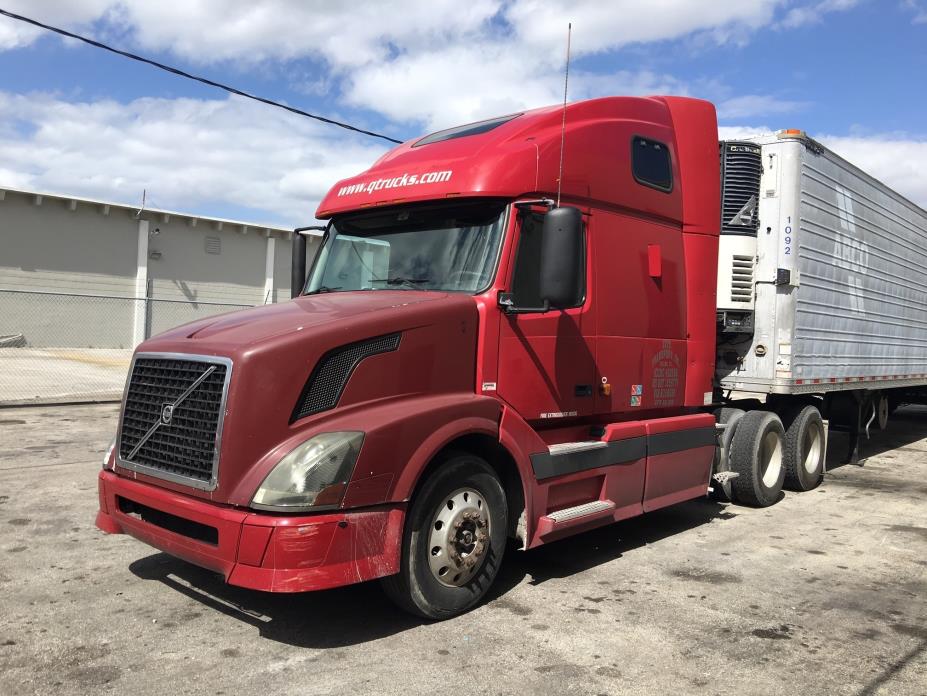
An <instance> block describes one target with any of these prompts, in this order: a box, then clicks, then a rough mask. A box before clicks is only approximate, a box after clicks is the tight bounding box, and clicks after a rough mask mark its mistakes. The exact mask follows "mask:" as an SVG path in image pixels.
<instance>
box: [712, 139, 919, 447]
mask: <svg viewBox="0 0 927 696" xmlns="http://www.w3.org/2000/svg"><path fill="white" fill-rule="evenodd" d="M720 156H721V184H722V233H721V234H722V236H721V243H720V252H719V253H720V256H719V267H718V353H717V362H716V365H717V371H716V379H717V386H718V388H719V389H720V392H721V397H722V399H723V400H725V401H730V402H737V400H742V399H748V398H753V399H759V400H761V401H765V402H766V404H768V406H767V407H768V408H770V409H771V410H775V411H776V412H781V413H787V412H795V411H796V410H797V409H798V407H799V406H807V405H811V406H813V407H815V408H817V409H818V410H819V411H821V412H822V413H823V414H824V417H825V418H829V419H830V423H831V426H832V427H836V428H838V429H846V430H848V431H849V432H850V433H851V438H850V439H851V445H850V446H851V454H850V457H851V458H852V457H853V456H855V451H856V444H857V436H858V433H859V430H860V428H861V427H862V428H863V429H866V428H868V427H869V426H877V427H884V426H885V423H886V421H887V419H888V414H889V412H890V410H891V409H892V408H893V407H894V406H897V405H898V404H899V403H903V402H905V401H913V400H920V399H923V394H922V390H923V388H924V386H925V385H927V211H924V210H923V209H921V208H919V207H918V206H916V205H914V204H913V203H912V202H911V201H909V200H907V199H906V198H904V197H903V196H901V195H900V194H898V193H896V192H895V191H893V190H891V189H890V188H888V187H887V186H886V185H885V184H883V183H881V182H880V181H878V180H876V179H875V178H873V177H872V176H870V175H868V174H866V173H865V172H863V171H862V170H861V169H859V168H858V167H856V166H854V165H853V164H851V163H849V162H847V161H846V160H844V159H842V158H841V157H840V156H838V155H836V154H835V153H833V152H831V151H830V150H828V149H827V148H825V147H824V146H822V145H821V144H820V143H818V142H816V141H814V140H813V139H811V138H809V137H808V136H807V135H806V134H805V133H804V132H802V131H791V130H790V131H780V132H779V133H777V134H775V135H769V136H763V137H756V138H751V139H749V140H744V141H724V142H722V143H721V144H720ZM783 420H784V421H785V420H786V418H785V417H783ZM786 425H787V424H786ZM822 457H823V453H822Z"/></svg>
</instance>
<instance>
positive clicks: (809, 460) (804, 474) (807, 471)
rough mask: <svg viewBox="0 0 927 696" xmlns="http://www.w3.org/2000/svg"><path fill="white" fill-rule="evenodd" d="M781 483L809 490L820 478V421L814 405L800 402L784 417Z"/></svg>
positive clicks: (821, 462) (821, 471)
mask: <svg viewBox="0 0 927 696" xmlns="http://www.w3.org/2000/svg"><path fill="white" fill-rule="evenodd" d="M782 448H783V455H782V460H783V464H784V466H785V487H786V488H788V489H790V490H793V491H810V490H811V489H812V488H817V487H818V486H819V485H820V483H821V481H822V480H823V479H824V456H825V442H824V421H823V420H822V419H821V412H820V411H818V409H817V408H816V407H815V406H811V405H808V406H804V407H802V408H799V409H796V410H795V411H793V412H792V414H791V415H790V417H788V418H787V419H786V431H785V439H784V440H783V443H782Z"/></svg>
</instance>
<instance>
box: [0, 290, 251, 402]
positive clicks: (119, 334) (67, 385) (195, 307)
mask: <svg viewBox="0 0 927 696" xmlns="http://www.w3.org/2000/svg"><path fill="white" fill-rule="evenodd" d="M250 306H252V305H240V304H221V303H214V302H191V301H187V300H165V299H135V298H131V297H115V296H107V295H83V294H72V293H53V292H30V291H20V290H2V289H0V404H2V405H9V404H28V403H55V402H67V401H105V400H110V399H119V398H120V397H121V396H122V390H123V387H124V385H125V379H126V372H127V370H128V367H129V361H130V360H131V358H132V351H133V349H134V346H136V345H137V344H138V343H140V342H141V341H143V340H144V339H146V338H148V337H149V336H153V335H155V334H158V333H161V332H162V331H165V330H167V329H169V328H171V327H173V326H178V325H180V324H185V323H186V322H189V321H194V320H196V319H202V318H204V317H208V316H211V315H214V314H221V313H223V312H231V311H234V310H237V309H245V308H247V307H250Z"/></svg>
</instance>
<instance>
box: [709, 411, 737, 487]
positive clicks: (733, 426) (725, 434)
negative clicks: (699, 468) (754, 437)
mask: <svg viewBox="0 0 927 696" xmlns="http://www.w3.org/2000/svg"><path fill="white" fill-rule="evenodd" d="M714 413H715V420H717V421H718V423H721V424H722V425H726V426H727V427H726V428H725V429H724V430H723V431H722V433H721V446H720V447H718V448H716V449H715V461H714V464H713V465H712V467H711V473H712V476H714V474H720V473H724V472H727V471H730V470H731V464H730V455H731V440H733V439H734V431H735V430H737V426H738V424H739V423H740V419H741V418H743V417H744V415H745V412H744V411H742V410H741V409H739V408H727V407H724V408H719V409H715V412H714ZM711 497H712V499H713V500H717V501H718V502H721V503H729V502H731V500H733V498H732V497H731V480H730V479H729V480H727V481H716V480H715V479H714V478H712V481H711Z"/></svg>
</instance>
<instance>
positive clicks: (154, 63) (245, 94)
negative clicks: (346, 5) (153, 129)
mask: <svg viewBox="0 0 927 696" xmlns="http://www.w3.org/2000/svg"><path fill="white" fill-rule="evenodd" d="M0 15H4V16H6V17H9V18H10V19H15V20H18V21H20V22H25V23H26V24H31V25H33V26H36V27H39V28H41V29H47V30H48V31H53V32H55V33H56V34H61V36H67V37H68V38H69V39H77V40H78V41H83V42H84V43H85V44H90V45H91V46H95V47H96V48H102V49H103V50H104V51H109V52H110V53H115V54H117V55H120V56H123V57H125V58H131V59H132V60H137V61H138V62H139V63H146V64H147V65H151V66H154V67H156V68H159V69H161V70H164V71H166V72H169V73H173V74H174V75H179V76H180V77H186V78H187V79H189V80H195V81H197V82H202V83H203V84H204V85H209V86H210V87H218V88H219V89H223V90H225V91H226V92H230V93H231V94H237V95H238V96H239V97H245V98H246V99H253V100H254V101H258V102H261V103H262V104H269V105H270V106H276V107H279V108H281V109H286V110H287V111H289V112H291V113H294V114H298V115H299V116H305V117H307V118H313V119H315V120H316V121H321V122H322V123H328V124H330V125H333V126H338V127H339V128H345V129H346V130H349V131H354V132H355V133H361V134H363V135H369V136H371V137H373V138H382V139H383V140H388V141H389V142H391V143H400V144H401V143H402V141H401V140H396V139H395V138H391V137H389V136H388V135H383V134H382V133H374V132H373V131H369V130H364V129H363V128H358V127H357V126H352V125H351V124H349V123H342V122H341V121H335V120H334V119H331V118H326V117H325V116H318V115H316V114H310V113H309V112H308V111H303V110H302V109H297V108H295V107H292V106H287V105H286V104H281V103H280V102H276V101H273V100H272V99H265V98H264V97H259V96H257V95H256V94H249V93H248V92H243V91H242V90H240V89H236V88H235V87H230V86H229V85H224V84H222V83H221V82H215V81H213V80H210V79H208V78H205V77H199V76H198V75H191V74H190V73H188V72H184V71H183V70H180V69H179V68H173V67H171V66H170V65H165V64H164V63H159V62H157V61H155V60H151V59H150V58H145V57H143V56H139V55H136V54H135V53H129V52H128V51H121V50H119V49H118V48H113V47H112V46H107V45H106V44H104V43H100V42H99V41H94V40H93V39H88V38H87V37H86V36H80V35H79V34H73V33H71V32H69V31H67V30H65V29H59V28H58V27H53V26H51V25H49V24H43V23H42V22H39V21H37V20H35V19H30V18H29V17H23V16H22V15H18V14H15V13H13V12H8V11H7V10H4V9H2V8H0Z"/></svg>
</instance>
